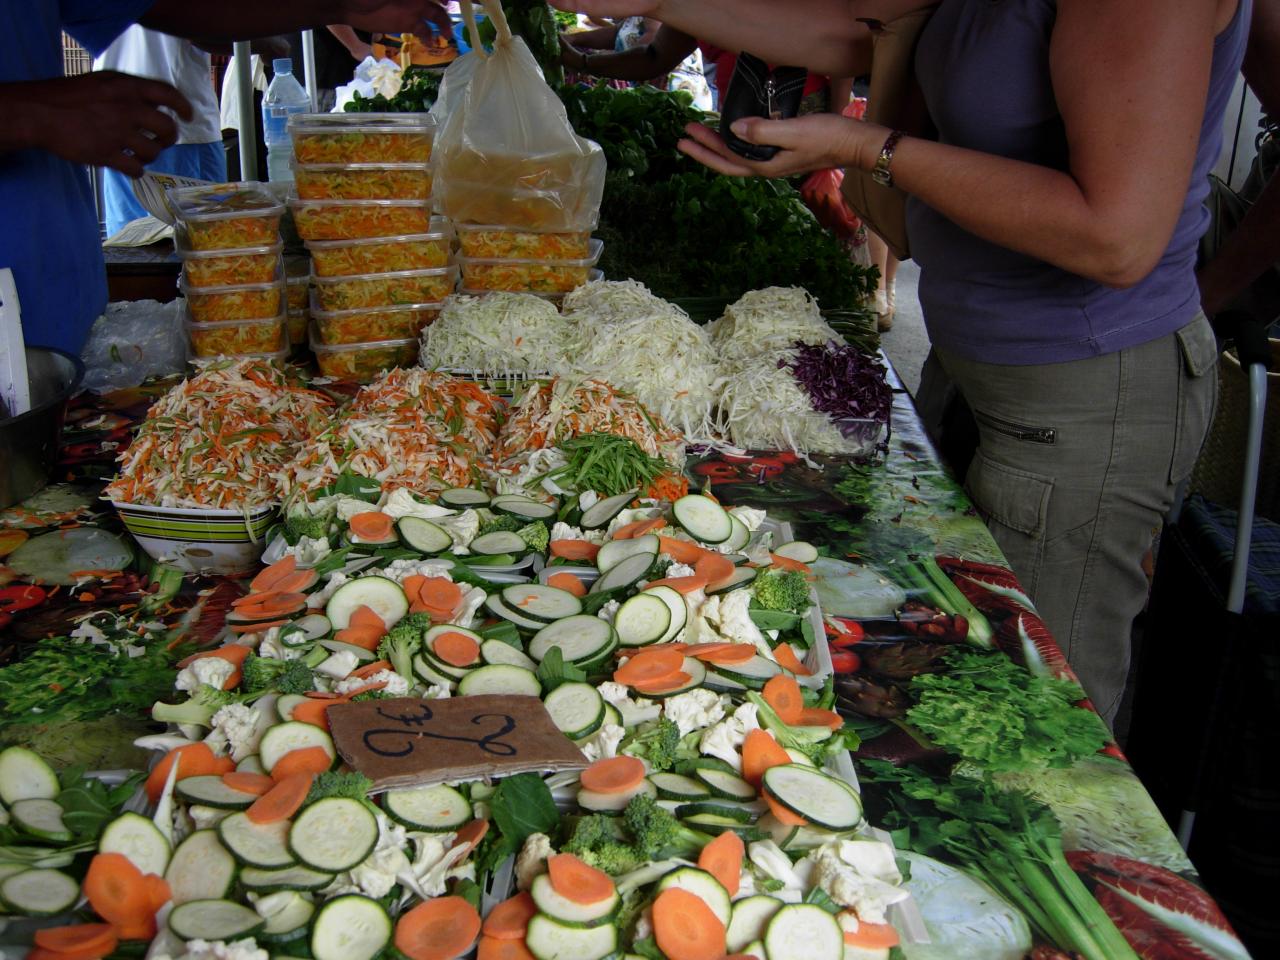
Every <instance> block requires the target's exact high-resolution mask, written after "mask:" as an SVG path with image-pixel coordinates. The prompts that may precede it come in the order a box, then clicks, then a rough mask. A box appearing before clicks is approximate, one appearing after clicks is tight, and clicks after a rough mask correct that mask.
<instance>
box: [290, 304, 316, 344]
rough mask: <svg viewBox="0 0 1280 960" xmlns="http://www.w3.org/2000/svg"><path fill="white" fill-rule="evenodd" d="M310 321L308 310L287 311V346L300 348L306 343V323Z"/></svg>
mask: <svg viewBox="0 0 1280 960" xmlns="http://www.w3.org/2000/svg"><path fill="white" fill-rule="evenodd" d="M310 319H311V311H310V310H290V311H289V345H290V346H293V347H297V346H301V345H302V344H304V343H306V342H307V322H308V321H309V320H310Z"/></svg>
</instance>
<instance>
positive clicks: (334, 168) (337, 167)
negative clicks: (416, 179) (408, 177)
mask: <svg viewBox="0 0 1280 960" xmlns="http://www.w3.org/2000/svg"><path fill="white" fill-rule="evenodd" d="M289 166H290V167H292V168H293V169H294V170H306V171H308V172H312V173H340V172H342V171H344V170H350V171H353V172H355V173H360V172H362V171H365V170H422V171H429V170H430V169H431V164H430V163H299V162H298V158H297V157H290V158H289Z"/></svg>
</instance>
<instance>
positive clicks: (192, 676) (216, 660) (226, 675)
mask: <svg viewBox="0 0 1280 960" xmlns="http://www.w3.org/2000/svg"><path fill="white" fill-rule="evenodd" d="M235 672H236V667H235V664H233V663H232V662H231V661H230V660H224V659H222V658H221V657H201V658H200V659H199V660H192V661H191V662H190V663H189V664H187V665H186V666H185V667H183V668H182V669H181V670H180V671H178V676H177V678H176V679H175V680H174V681H173V685H174V687H175V688H176V689H178V690H186V691H188V692H190V691H193V690H198V689H199V688H200V684H202V683H207V684H208V685H209V686H211V687H213V688H214V689H215V690H221V689H222V688H223V687H224V686H226V683H227V681H228V680H229V679H231V675H232V674H233V673H235Z"/></svg>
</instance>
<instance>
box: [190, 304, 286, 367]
mask: <svg viewBox="0 0 1280 960" xmlns="http://www.w3.org/2000/svg"><path fill="white" fill-rule="evenodd" d="M186 326H187V336H188V337H189V338H190V340H191V352H192V353H193V354H194V355H195V356H197V357H217V356H223V355H225V356H243V355H245V354H264V353H273V352H274V351H276V350H278V349H279V348H280V338H281V336H283V334H284V330H285V316H284V315H283V314H281V315H279V316H275V317H268V318H266V319H258V320H215V321H212V322H210V323H200V322H198V321H196V320H192V319H190V318H188V319H187V324H186Z"/></svg>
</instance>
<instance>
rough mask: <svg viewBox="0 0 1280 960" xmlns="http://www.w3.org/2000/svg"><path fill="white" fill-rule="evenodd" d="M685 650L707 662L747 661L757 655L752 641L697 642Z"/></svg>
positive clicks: (697, 658) (695, 657)
mask: <svg viewBox="0 0 1280 960" xmlns="http://www.w3.org/2000/svg"><path fill="white" fill-rule="evenodd" d="M685 652H686V655H687V656H690V657H693V658H694V659H695V660H702V661H705V662H706V663H725V664H728V663H746V662H747V661H748V660H750V659H752V658H753V657H754V656H755V655H756V648H755V646H754V645H753V644H750V643H695V644H693V645H692V646H690V647H689V649H688V650H687V651H685Z"/></svg>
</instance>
